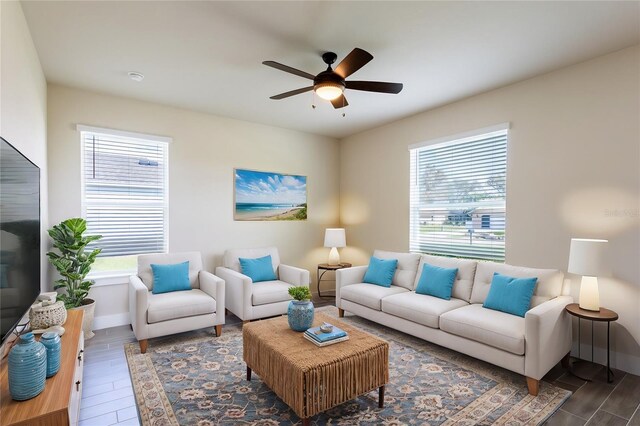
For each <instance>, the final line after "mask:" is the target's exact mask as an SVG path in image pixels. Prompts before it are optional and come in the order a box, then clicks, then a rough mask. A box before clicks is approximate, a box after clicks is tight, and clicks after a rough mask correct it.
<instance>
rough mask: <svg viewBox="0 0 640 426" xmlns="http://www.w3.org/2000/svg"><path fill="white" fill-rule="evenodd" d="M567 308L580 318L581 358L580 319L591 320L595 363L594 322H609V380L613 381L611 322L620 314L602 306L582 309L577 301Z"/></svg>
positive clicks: (609, 381) (571, 313) (588, 380)
mask: <svg viewBox="0 0 640 426" xmlns="http://www.w3.org/2000/svg"><path fill="white" fill-rule="evenodd" d="M565 309H566V310H567V312H568V313H569V314H570V315H573V316H574V317H577V318H578V358H580V320H581V319H586V320H589V321H591V363H593V323H594V322H596V321H598V322H606V323H607V382H608V383H611V382H612V381H613V371H611V366H610V361H609V352H610V347H611V345H610V338H609V337H610V328H611V323H612V322H613V321H616V320H617V319H618V314H617V313H615V312H614V311H612V310H610V309H607V308H600V310H599V311H588V310H586V309H581V308H580V305H578V304H577V303H571V304H569V305H567V307H566V308H565ZM571 374H573V375H574V376H576V377H577V378H579V379H582V380H586V381H587V382H590V381H591V379H585V378H584V377H580V376H578V375H576V374H575V373H573V372H571Z"/></svg>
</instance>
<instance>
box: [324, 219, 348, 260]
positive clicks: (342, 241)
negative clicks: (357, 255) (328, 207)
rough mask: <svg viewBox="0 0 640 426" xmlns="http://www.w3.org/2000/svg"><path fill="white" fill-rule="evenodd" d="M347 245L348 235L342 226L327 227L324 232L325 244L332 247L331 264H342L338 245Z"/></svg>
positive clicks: (330, 253)
mask: <svg viewBox="0 0 640 426" xmlns="http://www.w3.org/2000/svg"><path fill="white" fill-rule="evenodd" d="M346 245H347V237H346V236H345V233H344V229H342V228H327V230H326V231H325V232H324V246H325V247H331V251H330V252H329V262H328V263H329V265H339V264H340V253H338V247H345V246H346Z"/></svg>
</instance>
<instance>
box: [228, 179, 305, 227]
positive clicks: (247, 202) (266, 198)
mask: <svg viewBox="0 0 640 426" xmlns="http://www.w3.org/2000/svg"><path fill="white" fill-rule="evenodd" d="M234 173H235V177H234V183H235V206H234V208H235V210H234V216H233V218H234V219H235V220H260V221H264V220H307V177H306V176H298V175H288V174H282V173H272V172H259V171H255V170H246V169H235V170H234Z"/></svg>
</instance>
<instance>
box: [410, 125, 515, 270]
mask: <svg viewBox="0 0 640 426" xmlns="http://www.w3.org/2000/svg"><path fill="white" fill-rule="evenodd" d="M510 129H511V123H510V122H504V123H500V124H496V125H493V126H488V127H484V128H480V129H476V130H471V131H467V132H462V133H458V134H454V135H450V136H444V137H440V138H436V139H431V140H427V141H422V142H418V143H414V144H411V145H409V146H408V151H409V229H408V232H409V238H408V240H409V241H408V243H409V252H411V253H420V254H430V255H434V256H444V257H452V258H463V259H472V260H477V261H493V262H498V263H505V262H506V260H507V244H506V235H507V224H508V220H507V211H508V204H507V190H506V187H507V175H508V171H509V170H508V169H509V144H510ZM500 133H504V137H505V139H506V150H507V151H506V153H505V162H506V163H505V169H504V175H505V193H504V221H505V224H504V237H505V243H504V256H503V258H502V260H491V259H486V258H482V257H470V256H468V255H467V256H465V255H464V253H460V254H456V255H446V254H441V253H435V252H423V251H416V250H412V242H413V241H414V226H413V220H414V219H413V216H414V212H413V209H414V207H413V202H414V198H413V197H414V187H415V185H416V183H415V182H414V181H413V179H412V177H414V174H413V168H414V167H415V165H414V164H412V157H413V151H415V150H419V149H421V148H427V147H430V146H435V145H438V146H439V147H446V146H450V145H456V144H463V143H465V142H473V141H477V140H480V138H482V137H487V138H488V137H490V135H491V134H496V136H497V135H498V134H500ZM481 221H482V219H481Z"/></svg>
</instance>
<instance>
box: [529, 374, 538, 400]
mask: <svg viewBox="0 0 640 426" xmlns="http://www.w3.org/2000/svg"><path fill="white" fill-rule="evenodd" d="M527 387H528V388H529V395H533V396H538V392H539V391H540V380H536V379H532V378H531V377H527Z"/></svg>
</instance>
